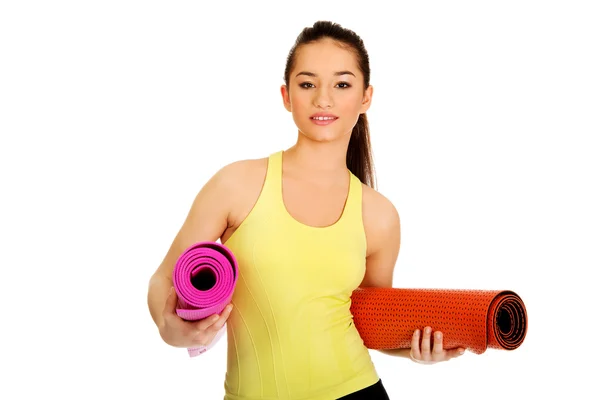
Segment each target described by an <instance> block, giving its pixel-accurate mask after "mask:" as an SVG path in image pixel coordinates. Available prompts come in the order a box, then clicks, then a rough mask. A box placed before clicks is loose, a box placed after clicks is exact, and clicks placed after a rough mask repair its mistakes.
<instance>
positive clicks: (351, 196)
mask: <svg viewBox="0 0 600 400" xmlns="http://www.w3.org/2000/svg"><path fill="white" fill-rule="evenodd" d="M282 153H283V152H282V151H279V152H277V153H273V154H271V155H270V156H269V161H268V166H267V175H266V180H265V182H264V184H263V188H262V191H261V193H260V196H259V198H258V200H257V202H256V204H255V205H254V207H253V208H252V211H251V212H250V214H249V215H248V216H247V217H246V219H245V220H244V221H243V222H242V223H241V225H240V226H239V228H238V229H237V230H236V231H235V232H234V233H233V235H232V236H231V237H230V238H229V239H228V240H227V241H226V242H225V243H224V245H225V246H227V247H228V248H229V249H231V251H232V252H233V253H234V255H235V257H236V259H237V260H238V262H239V270H240V275H239V279H238V283H237V286H236V288H235V292H234V295H233V300H232V302H233V304H234V308H233V311H232V313H231V315H230V317H229V319H228V322H227V373H226V376H225V392H226V394H225V400H265V399H273V400H275V399H277V400H301V399H302V400H309V399H310V400H333V399H337V398H339V397H342V396H344V395H346V394H348V393H352V392H355V391H357V390H360V389H362V388H364V387H367V386H370V385H372V384H374V383H376V382H377V381H378V380H379V376H378V374H377V372H376V370H375V366H374V364H373V362H372V360H371V356H370V354H369V351H368V349H367V348H366V347H365V346H364V343H363V340H362V339H361V337H360V335H359V334H358V331H357V330H356V327H355V326H354V323H353V320H352V314H351V313H350V296H351V295H352V291H353V290H354V289H356V288H357V287H358V285H359V284H360V283H361V282H362V279H363V277H364V274H365V255H366V237H365V233H364V227H363V222H362V186H361V182H360V180H359V179H358V178H357V177H356V176H355V175H354V174H352V173H351V172H350V171H348V172H349V177H350V189H349V192H348V197H347V200H346V204H345V207H344V210H343V212H342V215H341V217H340V218H339V220H338V221H337V222H336V223H335V224H333V225H330V226H328V227H311V226H308V225H305V224H302V223H300V222H299V221H297V220H296V219H294V218H293V217H292V216H291V215H290V214H289V213H288V211H287V209H286V208H285V205H284V203H283V196H282V190H281V187H282V185H281V176H282V161H281V160H282Z"/></svg>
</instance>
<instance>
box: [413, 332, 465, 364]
mask: <svg viewBox="0 0 600 400" xmlns="http://www.w3.org/2000/svg"><path fill="white" fill-rule="evenodd" d="M423 331H424V334H423V339H422V340H420V339H421V338H420V336H421V332H420V331H419V329H417V330H416V331H415V332H414V333H413V337H412V341H411V348H410V359H411V360H413V361H414V362H417V363H420V364H435V363H437V362H440V361H448V360H450V359H452V358H455V357H458V356H460V355H462V354H464V352H465V349H464V348H462V347H459V348H456V349H449V350H444V347H443V345H442V342H443V335H442V332H440V331H436V332H434V335H433V349H431V328H430V327H429V326H427V327H425V329H424V330H423Z"/></svg>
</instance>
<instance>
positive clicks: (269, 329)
mask: <svg viewBox="0 0 600 400" xmlns="http://www.w3.org/2000/svg"><path fill="white" fill-rule="evenodd" d="M369 78H370V69H369V60H368V55H367V52H366V50H365V48H364V44H363V42H362V40H361V39H360V38H359V37H358V36H357V35H356V34H355V33H354V32H352V31H350V30H347V29H344V28H342V27H341V26H339V25H338V24H334V23H331V22H326V21H319V22H317V23H315V24H314V25H313V26H312V27H307V28H306V29H304V30H303V31H302V33H301V34H300V35H299V36H298V38H297V40H296V43H295V45H294V46H293V47H292V49H291V51H290V53H289V55H288V59H287V64H286V68H285V74H284V79H285V84H284V85H282V87H281V95H282V98H283V104H284V106H285V108H286V109H287V110H288V111H289V112H291V113H292V117H293V119H294V122H295V124H296V125H297V127H298V139H297V142H296V144H295V145H293V146H292V147H290V148H289V149H287V150H285V151H279V152H276V153H272V154H269V156H268V157H265V158H262V159H255V160H243V161H238V162H235V163H232V164H229V165H227V166H225V167H223V168H222V169H221V170H219V171H218V172H217V173H216V174H215V175H214V176H213V177H212V178H211V179H210V180H209V181H208V182H207V183H206V185H205V186H204V187H203V188H202V189H201V190H200V192H199V193H198V195H197V197H196V199H195V200H194V202H193V204H192V206H191V209H190V212H189V214H188V216H187V218H186V221H185V222H184V224H183V226H182V228H181V230H180V232H179V233H178V234H177V236H176V237H175V239H174V241H173V243H172V245H171V247H170V249H169V251H168V253H167V255H166V257H165V259H164V260H163V262H162V264H161V265H160V266H159V267H158V269H157V271H156V272H155V274H154V275H153V277H152V279H151V283H150V288H149V294H148V302H149V308H150V311H151V314H152V316H153V318H154V321H155V322H156V324H157V326H158V327H159V331H160V334H161V337H162V338H163V340H164V341H165V342H166V343H168V344H170V345H172V346H178V347H198V346H199V345H207V344H209V343H210V342H211V341H212V339H213V338H214V337H215V335H216V334H217V332H218V331H219V329H220V328H221V327H222V326H223V325H224V324H225V322H227V338H228V352H227V354H228V362H227V374H226V379H225V390H226V395H225V399H315V400H319V399H323V400H331V399H339V398H342V399H363V398H367V399H372V400H377V399H388V395H387V394H386V390H385V388H384V387H383V384H382V382H381V380H380V379H379V377H378V374H377V372H376V370H375V367H374V365H373V363H372V361H371V358H370V355H369V352H368V350H367V348H366V347H365V346H364V344H363V342H362V340H361V338H360V336H359V334H358V332H357V330H356V328H355V326H354V324H353V322H352V316H351V313H350V296H351V294H352V291H353V290H354V289H356V288H357V287H359V286H364V287H367V286H380V287H391V286H392V278H393V270H394V264H395V262H396V259H397V257H398V252H399V247H400V219H399V216H398V213H397V211H396V209H395V207H394V206H393V204H392V203H391V202H390V201H389V200H388V199H386V198H385V197H384V196H383V195H381V194H379V193H378V192H377V191H376V190H375V189H374V173H373V164H372V158H371V148H370V141H369V129H368V124H367V118H366V115H365V113H366V111H367V110H368V109H369V106H370V104H371V98H372V94H373V88H372V87H371V86H370V85H369ZM265 118H268V115H265ZM218 239H220V240H221V243H223V244H224V245H225V246H227V247H228V248H229V249H230V250H232V251H233V253H234V255H235V256H236V258H237V260H238V262H239V267H240V278H239V281H238V284H237V286H236V289H235V293H234V296H233V299H232V304H230V305H229V306H228V307H227V308H226V309H225V310H224V311H223V313H222V314H221V315H220V316H217V315H215V316H212V317H209V318H206V319H204V320H202V321H196V322H186V321H183V320H181V319H180V318H179V317H177V315H176V314H175V312H174V309H175V305H176V301H177V299H176V295H175V294H174V293H173V291H172V290H170V289H171V286H172V282H171V274H172V271H173V267H174V265H175V263H176V260H177V258H178V256H179V255H180V254H181V253H182V252H183V251H184V250H185V249H186V248H187V247H188V246H190V245H192V244H194V243H196V242H200V241H206V240H210V241H216V240H218ZM232 307H234V308H233V311H232ZM424 328H425V329H424V334H423V335H422V338H421V336H420V331H419V330H417V331H415V334H414V337H413V342H412V348H411V349H410V351H409V350H406V349H403V350H396V351H385V353H386V354H390V355H397V356H403V357H410V358H412V359H413V360H414V361H417V362H425V363H433V362H438V361H444V360H448V359H450V358H453V357H456V356H458V355H459V354H462V350H463V349H453V350H444V349H443V347H442V334H441V332H435V335H434V340H433V345H431V344H430V343H431V334H432V333H431V332H430V329H429V328H428V327H424Z"/></svg>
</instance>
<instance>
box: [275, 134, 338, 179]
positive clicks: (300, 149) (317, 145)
mask: <svg viewBox="0 0 600 400" xmlns="http://www.w3.org/2000/svg"><path fill="white" fill-rule="evenodd" d="M349 140H350V135H348V137H342V138H340V140H335V141H331V142H316V141H313V140H308V139H306V138H304V135H302V134H301V133H298V141H297V142H296V144H295V145H293V146H292V147H290V148H289V149H287V150H285V151H284V156H285V160H286V164H287V166H292V167H293V168H294V169H298V170H300V171H303V173H306V174H328V175H330V174H340V173H343V174H346V172H347V166H346V153H347V151H348V142H349Z"/></svg>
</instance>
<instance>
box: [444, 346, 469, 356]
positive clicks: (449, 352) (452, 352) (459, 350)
mask: <svg viewBox="0 0 600 400" xmlns="http://www.w3.org/2000/svg"><path fill="white" fill-rule="evenodd" d="M464 352H465V348H464V347H459V348H456V349H451V350H447V353H446V354H447V355H448V357H449V358H455V357H458V356H460V355H462V354H464Z"/></svg>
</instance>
